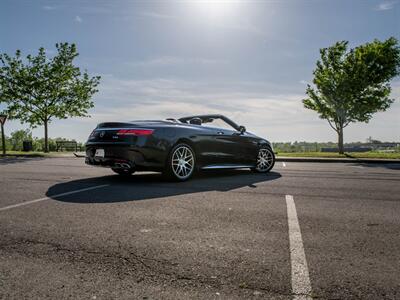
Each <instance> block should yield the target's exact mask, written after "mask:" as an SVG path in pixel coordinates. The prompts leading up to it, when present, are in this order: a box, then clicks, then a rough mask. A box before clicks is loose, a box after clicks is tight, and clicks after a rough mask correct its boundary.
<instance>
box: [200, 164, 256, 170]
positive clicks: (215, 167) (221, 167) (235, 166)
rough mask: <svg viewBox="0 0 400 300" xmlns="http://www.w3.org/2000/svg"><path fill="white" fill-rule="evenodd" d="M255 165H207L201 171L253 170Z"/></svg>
mask: <svg viewBox="0 0 400 300" xmlns="http://www.w3.org/2000/svg"><path fill="white" fill-rule="evenodd" d="M254 167H255V165H231V164H229V165H208V166H204V167H202V168H201V169H202V170H214V169H245V168H254Z"/></svg>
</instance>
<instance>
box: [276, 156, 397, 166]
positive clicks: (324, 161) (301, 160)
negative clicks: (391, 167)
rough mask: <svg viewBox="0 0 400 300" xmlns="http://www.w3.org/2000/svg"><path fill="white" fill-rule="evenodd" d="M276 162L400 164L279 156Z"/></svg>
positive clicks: (377, 160) (395, 160)
mask: <svg viewBox="0 0 400 300" xmlns="http://www.w3.org/2000/svg"><path fill="white" fill-rule="evenodd" d="M276 161H285V162H318V163H338V162H340V163H368V164H400V159H384V158H334V157H285V156H277V157H276Z"/></svg>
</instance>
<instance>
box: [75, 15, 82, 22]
mask: <svg viewBox="0 0 400 300" xmlns="http://www.w3.org/2000/svg"><path fill="white" fill-rule="evenodd" d="M74 20H75V22H77V23H82V22H83V20H82V18H81V17H80V16H75V19H74Z"/></svg>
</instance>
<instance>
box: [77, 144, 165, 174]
mask: <svg viewBox="0 0 400 300" xmlns="http://www.w3.org/2000/svg"><path fill="white" fill-rule="evenodd" d="M96 149H103V150H104V157H97V156H95V153H96ZM85 163H86V164H88V165H91V166H99V167H108V168H121V167H124V168H126V167H127V165H126V164H128V165H129V166H130V167H131V168H135V169H137V170H160V169H162V168H163V167H164V162H163V160H162V159H161V158H160V159H158V155H157V150H156V149H151V148H141V147H136V146H132V145H129V144H115V143H114V144H111V143H90V144H89V143H88V144H87V145H86V158H85ZM123 164H125V165H123Z"/></svg>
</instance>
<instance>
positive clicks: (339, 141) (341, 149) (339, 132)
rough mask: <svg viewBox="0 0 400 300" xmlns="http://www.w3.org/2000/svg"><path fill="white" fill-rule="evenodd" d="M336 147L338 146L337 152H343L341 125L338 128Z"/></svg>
mask: <svg viewBox="0 0 400 300" xmlns="http://www.w3.org/2000/svg"><path fill="white" fill-rule="evenodd" d="M338 147H339V154H344V146H343V126H340V128H339V130H338Z"/></svg>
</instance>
